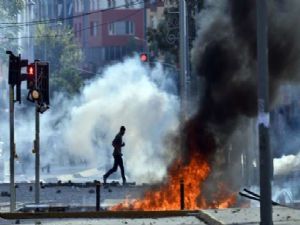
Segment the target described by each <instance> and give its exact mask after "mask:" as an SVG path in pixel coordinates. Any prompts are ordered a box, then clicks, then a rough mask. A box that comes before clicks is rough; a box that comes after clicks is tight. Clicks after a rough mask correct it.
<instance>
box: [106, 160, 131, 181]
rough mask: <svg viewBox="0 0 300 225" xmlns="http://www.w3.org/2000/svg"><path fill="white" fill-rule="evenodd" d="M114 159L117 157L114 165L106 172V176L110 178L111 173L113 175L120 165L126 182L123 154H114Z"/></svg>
mask: <svg viewBox="0 0 300 225" xmlns="http://www.w3.org/2000/svg"><path fill="white" fill-rule="evenodd" d="M114 159H115V161H114V165H113V167H112V168H111V169H110V170H109V171H108V172H107V173H106V174H104V177H105V178H108V177H109V175H111V174H112V173H114V172H116V171H117V169H118V166H119V167H120V169H121V175H122V179H123V182H126V178H125V172H124V165H123V159H122V156H120V155H114Z"/></svg>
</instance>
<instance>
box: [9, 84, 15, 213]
mask: <svg viewBox="0 0 300 225" xmlns="http://www.w3.org/2000/svg"><path fill="white" fill-rule="evenodd" d="M14 116H15V107H14V86H13V85H9V131H10V159H9V161H10V165H9V169H10V212H14V211H15V210H16V189H15V153H16V152H15V127H14Z"/></svg>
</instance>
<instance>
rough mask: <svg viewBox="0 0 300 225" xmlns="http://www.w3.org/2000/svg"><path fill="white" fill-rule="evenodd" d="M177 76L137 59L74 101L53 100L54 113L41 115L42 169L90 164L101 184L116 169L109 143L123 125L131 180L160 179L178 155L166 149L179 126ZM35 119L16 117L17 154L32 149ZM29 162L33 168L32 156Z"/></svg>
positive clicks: (111, 68)
mask: <svg viewBox="0 0 300 225" xmlns="http://www.w3.org/2000/svg"><path fill="white" fill-rule="evenodd" d="M173 77H174V74H168V71H164V69H163V67H162V66H161V65H160V64H157V65H156V66H155V67H154V68H149V66H147V65H145V64H141V62H140V61H139V59H138V57H133V58H128V59H126V60H125V61H124V62H120V63H117V64H115V65H112V66H109V67H107V68H106V69H105V70H104V71H103V73H102V74H101V75H99V76H97V77H95V78H94V79H93V80H90V81H89V82H88V83H86V85H85V86H84V87H83V88H82V90H81V92H80V94H78V95H77V96H75V97H74V98H71V99H66V98H65V97H64V95H63V94H62V93H59V94H57V95H56V96H55V97H54V98H53V99H51V101H52V103H51V108H50V110H49V111H47V112H45V113H44V114H42V115H41V126H40V129H41V132H40V135H41V164H42V166H43V165H47V164H48V163H49V164H51V165H53V168H55V166H64V167H69V165H70V163H71V164H72V163H73V164H79V163H81V162H86V163H87V164H89V165H90V166H92V167H96V168H98V169H99V171H101V172H99V174H97V176H98V179H100V178H102V175H103V174H102V173H104V172H105V170H107V169H109V168H110V167H111V166H112V164H113V157H112V152H113V147H112V145H111V143H112V140H113V138H114V137H115V135H116V134H117V133H118V132H119V128H120V126H121V125H124V126H125V127H126V133H125V136H124V137H123V139H124V142H125V144H126V145H125V147H124V148H123V155H124V164H125V172H126V175H127V176H128V180H129V181H130V180H133V181H138V182H150V181H158V180H160V179H162V177H163V176H164V175H165V172H166V168H167V166H168V164H169V163H170V162H171V161H172V160H173V159H174V157H175V156H176V151H175V149H169V148H168V146H167V145H166V142H167V139H168V136H169V135H171V134H172V133H175V132H176V131H177V128H178V123H179V121H178V113H179V100H178V96H177V95H176V94H175V93H176V92H177V87H176V85H175V83H174V79H173ZM33 115H34V112H33V110H32V112H28V114H26V115H20V114H18V115H16V118H17V119H16V121H19V122H18V123H17V124H16V126H15V129H16V135H15V136H16V142H17V152H18V153H19V155H24V154H23V152H25V151H30V150H29V149H30V148H32V147H30V145H31V146H32V143H31V140H33V139H34V127H35V125H34V116H33ZM28 140H29V141H28ZM25 144H26V145H25ZM18 146H19V148H18ZM25 155H26V154H25ZM20 160H22V157H20ZM27 160H28V163H31V164H32V165H34V155H31V156H30V157H29V159H27Z"/></svg>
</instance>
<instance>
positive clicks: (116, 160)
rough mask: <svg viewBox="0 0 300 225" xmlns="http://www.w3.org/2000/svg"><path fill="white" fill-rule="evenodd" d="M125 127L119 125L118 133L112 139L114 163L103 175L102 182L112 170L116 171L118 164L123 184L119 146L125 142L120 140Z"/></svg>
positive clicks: (123, 176) (124, 179)
mask: <svg viewBox="0 0 300 225" xmlns="http://www.w3.org/2000/svg"><path fill="white" fill-rule="evenodd" d="M125 130H126V128H125V127H124V126H121V127H120V131H119V133H118V134H117V135H116V137H115V139H114V140H113V141H112V145H113V147H114V152H113V157H114V165H113V167H112V168H111V169H110V170H109V171H108V172H107V173H106V174H104V175H103V182H104V184H106V180H107V178H108V177H109V176H110V175H111V174H112V173H114V172H116V171H117V169H118V166H119V167H120V169H121V175H122V179H123V184H125V183H126V178H125V172H124V165H123V159H122V155H123V154H122V151H121V148H122V147H123V146H125V143H124V142H123V140H122V137H123V135H124V134H125Z"/></svg>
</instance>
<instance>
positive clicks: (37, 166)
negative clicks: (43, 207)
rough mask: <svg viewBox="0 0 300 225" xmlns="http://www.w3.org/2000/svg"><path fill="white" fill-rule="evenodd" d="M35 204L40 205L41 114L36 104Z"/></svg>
mask: <svg viewBox="0 0 300 225" xmlns="http://www.w3.org/2000/svg"><path fill="white" fill-rule="evenodd" d="M34 149H35V204H39V203H40V113H39V111H38V103H37V102H36V103H35V142H34Z"/></svg>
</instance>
